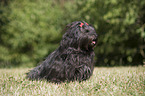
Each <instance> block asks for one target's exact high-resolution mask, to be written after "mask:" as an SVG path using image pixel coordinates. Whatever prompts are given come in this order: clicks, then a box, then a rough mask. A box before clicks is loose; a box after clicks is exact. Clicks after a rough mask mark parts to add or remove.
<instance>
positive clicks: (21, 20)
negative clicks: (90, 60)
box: [0, 0, 145, 67]
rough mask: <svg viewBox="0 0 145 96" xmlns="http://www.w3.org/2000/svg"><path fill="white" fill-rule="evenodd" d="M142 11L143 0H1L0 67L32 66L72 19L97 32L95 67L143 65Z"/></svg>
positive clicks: (53, 45) (53, 46) (144, 31)
mask: <svg viewBox="0 0 145 96" xmlns="http://www.w3.org/2000/svg"><path fill="white" fill-rule="evenodd" d="M6 1H7V2H6ZM144 10H145V1H144V0H127V1H126V0H108V1H102V0H2V1H0V67H6V66H28V67H31V66H35V65H36V64H37V63H38V62H40V61H42V59H43V58H44V57H46V56H47V55H48V54H50V53H51V52H52V51H54V50H55V49H56V48H57V47H58V46H59V42H60V40H61V36H62V34H63V33H64V32H63V30H64V28H65V26H66V25H67V24H68V23H71V22H72V21H76V20H85V21H86V22H88V23H90V24H92V25H94V27H95V28H96V31H97V33H98V34H99V43H98V45H97V47H96V49H95V53H96V57H95V59H96V65H100V66H106V65H107V66H118V65H139V64H143V60H145V44H144V43H145V19H144V17H145V11H144Z"/></svg>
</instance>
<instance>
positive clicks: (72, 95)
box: [0, 66, 145, 96]
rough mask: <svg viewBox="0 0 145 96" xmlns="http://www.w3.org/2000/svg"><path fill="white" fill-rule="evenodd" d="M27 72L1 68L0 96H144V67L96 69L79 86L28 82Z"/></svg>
mask: <svg viewBox="0 0 145 96" xmlns="http://www.w3.org/2000/svg"><path fill="white" fill-rule="evenodd" d="M28 70H29V69H27V68H24V69H22V68H21V69H0V88H1V89H0V95H2V96H8V95H9V96H18V95H20V96H24V95H26V96H28V95H33V96H34V95H35V96H36V95H41V96H43V95H44V96H50V95H51V96H52V95H53V96H82V95H84V96H91V95H92V96H98V95H99V96H113V95H115V96H127V95H129V96H131V95H132V96H145V67H142V66H140V67H114V68H105V67H101V68H95V70H94V74H93V76H92V77H91V78H90V79H89V80H87V81H83V82H81V83H79V82H70V83H62V84H54V83H49V82H47V81H29V80H27V79H26V78H25V73H26V72H28Z"/></svg>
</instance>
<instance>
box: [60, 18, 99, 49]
mask: <svg viewBox="0 0 145 96" xmlns="http://www.w3.org/2000/svg"><path fill="white" fill-rule="evenodd" d="M97 40H98V35H97V34H96V31H95V29H94V27H93V26H91V25H89V24H88V23H86V22H85V21H75V22H72V23H71V24H68V25H67V27H66V33H65V34H64V35H63V39H62V41H61V46H64V47H66V48H67V47H74V48H78V49H80V50H85V51H89V50H92V49H93V48H94V47H95V46H96V44H97Z"/></svg>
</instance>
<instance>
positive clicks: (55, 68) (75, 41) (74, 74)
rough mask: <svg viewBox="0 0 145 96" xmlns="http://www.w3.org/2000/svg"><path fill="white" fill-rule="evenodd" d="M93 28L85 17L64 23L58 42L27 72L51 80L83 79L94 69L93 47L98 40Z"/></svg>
mask: <svg viewBox="0 0 145 96" xmlns="http://www.w3.org/2000/svg"><path fill="white" fill-rule="evenodd" d="M97 37H98V36H97V34H96V32H95V29H94V28H93V27H92V26H91V25H88V24H87V23H86V22H85V21H82V22H81V21H75V22H72V23H71V24H68V25H67V26H66V32H65V34H64V35H63V38H62V40H61V42H60V46H59V48H58V49H56V50H55V51H54V52H52V53H51V54H50V55H49V56H48V57H47V58H46V60H45V61H43V63H42V64H40V65H39V66H37V67H36V68H34V69H33V70H31V71H30V72H29V73H27V78H29V79H32V80H41V79H47V80H48V81H50V82H55V83H60V82H64V81H67V82H69V81H74V80H77V81H82V80H86V79H88V78H90V76H91V75H92V73H93V69H94V67H93V58H94V55H95V54H94V51H93V49H94V47H95V45H96V43H97Z"/></svg>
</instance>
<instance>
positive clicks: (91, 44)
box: [89, 37, 98, 48]
mask: <svg viewBox="0 0 145 96" xmlns="http://www.w3.org/2000/svg"><path fill="white" fill-rule="evenodd" d="M97 41H98V38H97V37H96V38H91V39H90V43H89V47H91V48H94V47H95V46H96V45H97Z"/></svg>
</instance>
